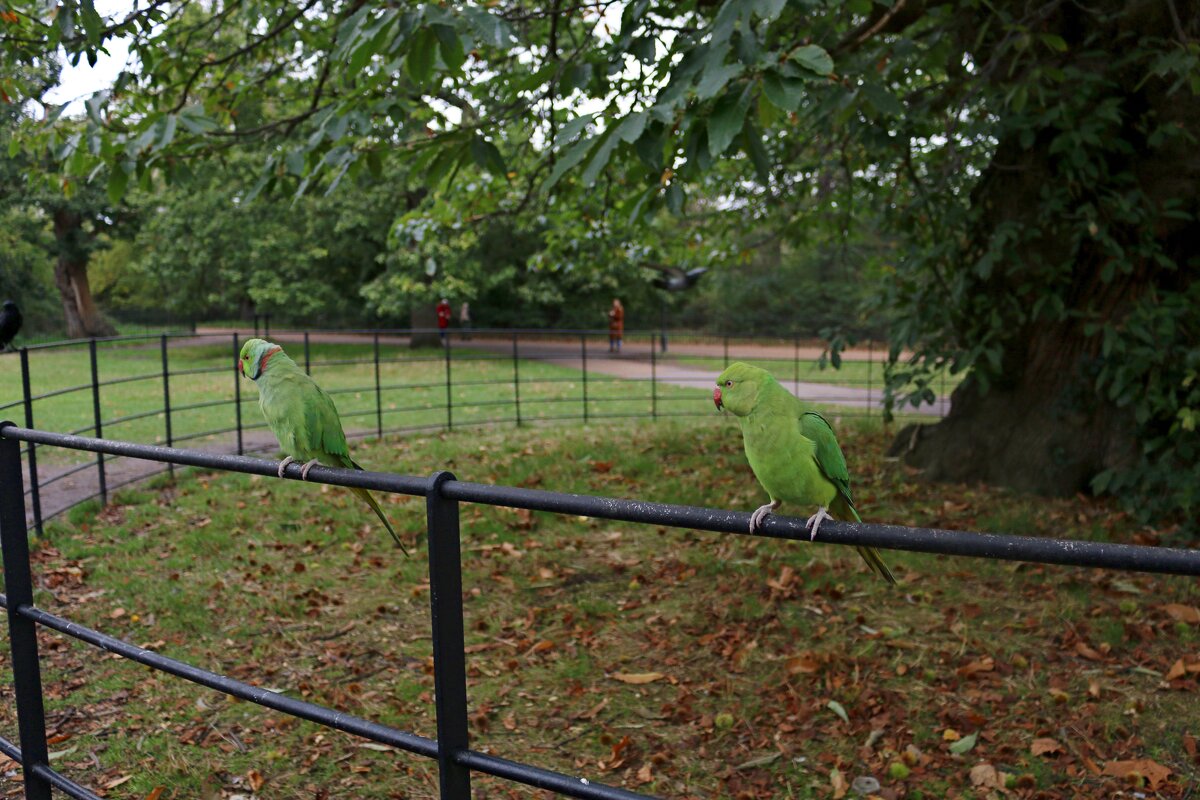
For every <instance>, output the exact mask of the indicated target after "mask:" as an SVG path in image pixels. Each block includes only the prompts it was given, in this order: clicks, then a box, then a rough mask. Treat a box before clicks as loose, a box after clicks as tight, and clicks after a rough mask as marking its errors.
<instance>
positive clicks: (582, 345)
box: [579, 333, 588, 422]
mask: <svg viewBox="0 0 1200 800" xmlns="http://www.w3.org/2000/svg"><path fill="white" fill-rule="evenodd" d="M579 357H580V359H582V363H583V421H584V422H587V421H588V406H587V334H586V333H581V334H579Z"/></svg>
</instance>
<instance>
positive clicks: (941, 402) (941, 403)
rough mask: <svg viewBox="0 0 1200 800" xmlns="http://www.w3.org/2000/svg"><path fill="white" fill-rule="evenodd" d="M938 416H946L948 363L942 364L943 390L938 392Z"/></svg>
mask: <svg viewBox="0 0 1200 800" xmlns="http://www.w3.org/2000/svg"><path fill="white" fill-rule="evenodd" d="M938 416H939V417H944V416H946V365H945V364H943V365H942V390H941V391H940V392H939V393H938Z"/></svg>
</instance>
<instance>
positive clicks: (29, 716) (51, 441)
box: [0, 423, 1200, 800]
mask: <svg viewBox="0 0 1200 800" xmlns="http://www.w3.org/2000/svg"><path fill="white" fill-rule="evenodd" d="M21 442H26V443H28V444H30V445H32V444H42V445H50V446H53V447H56V448H69V449H74V450H80V451H87V452H93V453H97V454H107V455H113V456H128V457H132V458H138V459H148V460H152V461H155V462H158V463H165V464H182V465H190V466H198V467H205V468H209V469H218V470H224V471H229V472H240V473H245V474H251V475H262V476H266V477H272V478H273V477H275V475H276V469H277V464H276V462H274V461H266V460H263V459H258V458H250V457H246V456H234V455H217V454H213V453H205V452H200V451H197V450H179V449H174V448H169V447H157V446H148V445H139V444H134V443H131V442H122V441H110V440H104V439H95V438H82V437H78V436H69V435H65V434H57V433H48V432H45V431H38V430H30V429H28V428H20V427H17V426H15V425H13V424H12V423H0V545H2V549H3V557H4V579H5V590H6V595H0V605H3V606H4V607H5V608H6V609H7V611H8V621H9V639H10V645H11V648H12V670H13V683H14V688H15V692H16V700H17V715H18V733H19V738H20V745H19V747H18V746H17V745H16V744H13V743H12V742H10V741H8V740H7V739H4V738H3V737H0V752H3V753H4V754H5V755H7V756H9V757H10V758H12V759H13V760H14V761H18V762H19V763H21V765H22V769H23V771H24V785H25V793H26V797H27V798H29V800H49V798H50V797H51V788H52V787H53V788H57V789H59V790H60V791H62V792H64V793H66V794H67V795H68V796H70V797H74V798H84V799H85V800H90V799H91V798H96V797H98V796H97V795H96V794H94V793H92V792H91V791H90V790H88V789H87V788H86V787H84V786H82V785H81V784H79V783H77V782H75V781H73V780H71V779H70V778H68V777H66V776H64V775H62V774H60V773H58V772H57V771H55V770H54V769H52V768H51V767H50V764H49V754H48V748H47V745H46V725H45V713H44V708H43V696H42V685H41V669H40V664H39V658H38V649H37V626H38V625H43V626H46V627H48V628H52V629H54V630H56V631H59V632H60V633H63V634H65V635H67V636H70V637H73V638H75V639H78V640H80V641H83V642H86V643H88V644H90V645H92V646H94V647H98V648H101V649H103V650H106V651H108V652H110V653H114V654H116V655H118V656H121V657H123V658H127V659H131V660H134V661H137V662H139V663H142V664H145V665H146V666H149V667H151V668H152V669H156V670H160V671H163V672H166V673H168V674H171V675H175V676H177V677H180V678H183V679H185V680H188V681H191V682H193V683H196V684H199V685H201V686H207V687H209V688H212V689H216V690H218V691H222V692H225V693H227V694H230V695H232V696H234V697H239V698H242V699H244V700H248V701H250V702H252V703H256V704H258V705H261V706H265V707H267V708H272V709H274V710H277V711H280V712H282V713H285V714H290V715H292V716H296V717H299V718H302V719H307V720H310V721H313V722H317V723H318V724H321V725H324V726H326V727H330V728H334V729H336V730H341V731H345V732H347V733H351V734H354V735H356V736H361V737H363V738H366V739H370V740H372V741H375V742H380V743H383V744H387V745H391V746H393V747H395V748H397V749H399V750H402V751H406V752H409V753H413V754H415V755H419V756H423V757H426V758H431V759H435V760H436V761H437V762H438V776H439V795H438V796H439V797H440V798H442V800H469V798H470V797H471V774H472V773H473V772H481V773H485V774H489V775H493V776H497V777H500V778H503V779H506V780H509V781H514V782H517V783H521V784H524V785H527V786H533V787H537V788H541V789H547V790H550V791H553V792H556V793H558V794H561V795H565V796H568V797H577V798H588V799H590V800H639V799H640V800H648V798H647V796H646V795H641V794H637V793H634V792H631V791H628V790H626V789H622V788H619V787H614V786H608V785H605V784H601V783H594V782H591V781H589V780H588V779H587V778H582V777H576V776H571V775H565V774H563V773H559V772H554V771H551V770H548V769H544V768H542V767H538V766H535V765H531V764H525V763H521V762H517V761H511V760H508V759H505V758H500V757H498V756H495V755H490V754H487V753H482V752H479V751H477V750H472V749H471V748H470V742H469V739H468V701H467V670H466V650H465V642H464V623H463V603H462V596H463V581H462V559H461V546H460V536H459V533H460V532H459V504H460V503H463V502H467V503H480V504H484V505H490V506H502V507H508V508H521V509H529V510H534V511H545V512H550V513H554V514H565V515H573V516H582V517H594V518H599V519H610V520H619V521H624V522H632V523H637V524H646V525H654V526H660V525H661V526H668V527H672V528H680V529H690V530H701V531H712V532H716V533H724V534H739V535H743V536H745V535H752V536H762V537H770V538H776V539H788V540H794V541H800V542H807V541H808V539H809V536H808V530H807V529H806V528H805V521H804V520H803V519H798V518H793V517H783V516H776V515H774V514H772V515H771V516H769V517H767V519H766V521H765V523H764V524H763V526H762V528H761V529H760V530H759V532H758V533H755V534H749V533H748V532H747V531H748V528H749V526H748V522H749V518H750V515H749V514H748V513H746V512H742V511H727V510H724V509H716V508H698V507H694V506H681V505H672V504H667V503H655V502H647V501H642V500H627V499H621V498H615V497H599V496H594V495H581V494H564V493H561V492H550V491H543V490H539V489H524V488H517V487H513V486H498V485H489V484H480V483H470V482H466V481H459V480H455V478H454V476H453V475H451V474H450V473H448V472H437V473H434V474H433V475H432V476H430V477H428V478H421V477H415V476H409V475H394V474H390V473H382V472H361V471H356V470H344V469H333V468H329V467H323V466H316V467H314V468H313V469H312V471H311V472H310V473H309V475H308V481H309V482H312V483H320V484H330V485H335V486H351V487H360V488H363V489H371V490H377V491H381V492H392V493H398V494H406V495H411V496H417V497H424V498H425V509H426V533H427V541H428V547H429V581H430V587H429V588H430V591H429V598H430V620H431V625H432V632H433V671H434V706H435V710H436V724H437V738H436V739H429V738H427V737H423V736H418V735H416V734H414V733H411V732H408V731H402V730H397V729H395V728H390V727H387V726H384V725H381V724H379V723H376V722H372V721H370V720H366V719H362V718H360V717H355V716H351V715H348V714H345V713H343V712H338V711H335V710H333V709H330V708H326V707H324V706H319V705H316V704H314V703H309V702H305V701H302V700H298V699H296V698H292V697H288V696H287V695H284V694H282V693H277V692H273V691H270V690H268V689H263V688H259V687H255V686H252V685H250V684H247V683H243V682H241V681H237V680H233V679H232V678H228V677H226V676H223V675H219V674H216V673H213V672H209V671H208V670H204V669H200V668H198V667H195V666H193V665H191V664H187V663H184V662H181V661H177V660H175V659H171V658H168V657H166V656H162V655H159V654H157V653H154V652H151V651H149V650H146V649H143V648H141V647H137V646H136V645H133V644H131V643H129V642H125V641H122V640H120V639H115V638H113V637H110V636H107V635H105V634H104V633H101V632H100V631H96V630H93V629H91V628H86V627H83V626H81V625H78V624H77V623H74V622H71V621H70V620H67V619H64V618H63V617H60V616H57V615H54V614H50V613H48V612H46V611H45V610H43V609H39V608H37V607H36V606H34V604H33V580H32V576H31V568H30V562H29V543H28V530H27V528H26V523H25V516H24V509H23V505H24V504H23V499H22V485H21V484H22V478H21V473H22V467H21V457H20V447H19V445H20V443H21ZM300 472H301V467H300V465H299V464H292V465H290V466H289V467H288V468H287V470H286V471H285V473H284V476H285V477H286V478H290V479H293V480H295V479H299V477H300ZM821 538H822V541H823V542H825V543H827V544H838V545H854V546H859V547H863V546H866V547H880V548H885V549H893V550H907V551H910V552H922V553H938V554H943V555H952V556H972V557H977V558H994V559H1004V560H1010V561H1029V562H1037V563H1043V564H1065V565H1073V566H1090V567H1101V568H1105V569H1115V570H1125V571H1141V572H1158V573H1165V574H1176V575H1200V550H1181V549H1172V548H1167V547H1148V546H1143V545H1126V544H1110V543H1107V542H1089V541H1073V540H1063V539H1038V538H1032V537H1025V536H1006V535H998V534H985V533H975V532H968V531H947V530H935V529H927V528H905V527H901V526H898V525H877V524H870V523H845V522H836V521H832V520H831V521H829V522H827V523H825V525H823V526H822V528H821Z"/></svg>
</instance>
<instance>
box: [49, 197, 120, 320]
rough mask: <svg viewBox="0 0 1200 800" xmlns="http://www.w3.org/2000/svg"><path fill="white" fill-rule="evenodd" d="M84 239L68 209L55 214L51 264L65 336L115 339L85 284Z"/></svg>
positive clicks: (78, 219) (76, 216)
mask: <svg viewBox="0 0 1200 800" xmlns="http://www.w3.org/2000/svg"><path fill="white" fill-rule="evenodd" d="M85 236H87V233H86V232H85V231H84V230H83V220H82V218H81V217H80V215H79V214H77V213H76V212H74V211H71V210H70V209H67V208H58V209H55V211H54V238H55V241H56V243H57V245H58V258H57V260H56V261H55V263H54V283H55V285H56V286H58V293H59V296H60V297H61V298H62V305H63V319H64V320H65V322H66V325H67V337H68V338H71V339H84V338H88V337H92V336H114V335H116V332H117V331H116V329H115V328H113V326H112V325H110V324H109V323H108V322H107V321H106V320H105V319H104V317H102V316H101V315H100V310H99V309H98V308H96V303H95V302H94V301H93V299H92V288H91V285H90V284H89V283H88V274H87V267H88V264H87V249H86V248H84V247H81V246H80V240H81V239H82V238H83V237H85Z"/></svg>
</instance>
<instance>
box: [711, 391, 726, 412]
mask: <svg viewBox="0 0 1200 800" xmlns="http://www.w3.org/2000/svg"><path fill="white" fill-rule="evenodd" d="M713 405H714V406H716V407H717V411H720V410H721V409H722V408H724V405H723V404H722V403H721V387H720V386H718V387H717V388H715V389H713Z"/></svg>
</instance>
